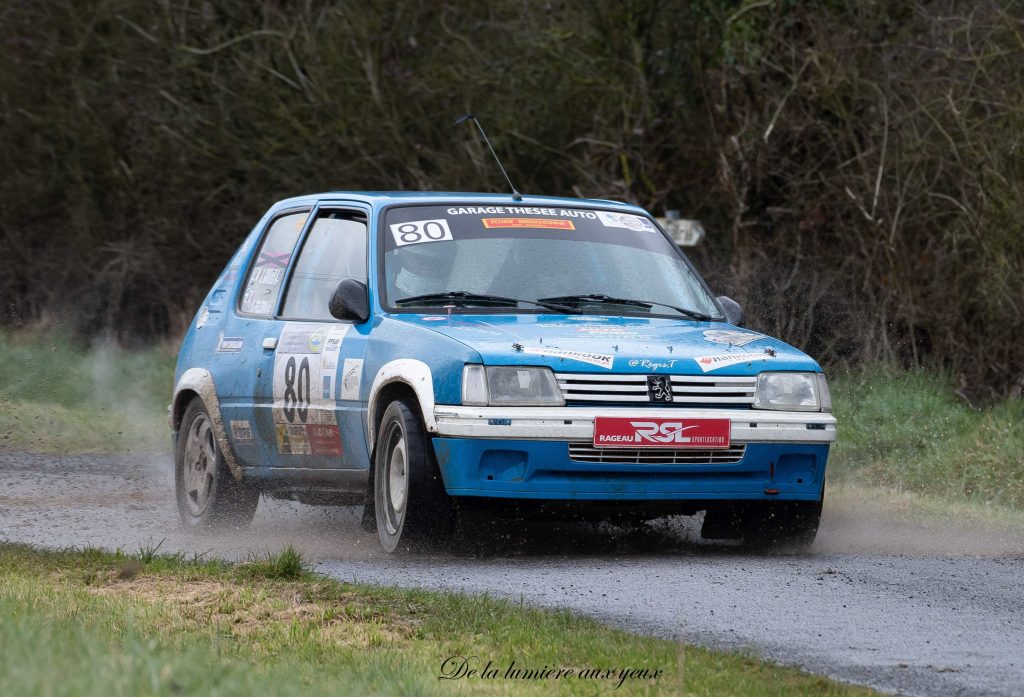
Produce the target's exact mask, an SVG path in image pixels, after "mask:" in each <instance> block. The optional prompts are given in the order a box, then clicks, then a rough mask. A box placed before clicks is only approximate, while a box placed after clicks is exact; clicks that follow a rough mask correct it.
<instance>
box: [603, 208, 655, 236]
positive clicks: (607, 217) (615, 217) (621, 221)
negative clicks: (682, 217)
mask: <svg viewBox="0 0 1024 697" xmlns="http://www.w3.org/2000/svg"><path fill="white" fill-rule="evenodd" d="M597 218H598V220H600V221H601V224H602V225H604V226H605V227H621V228H627V229H629V230H647V231H648V232H657V231H658V229H657V228H656V227H654V223H652V222H651V221H650V220H648V219H647V218H645V217H643V216H641V215H632V214H630V213H608V212H607V211H598V213H597Z"/></svg>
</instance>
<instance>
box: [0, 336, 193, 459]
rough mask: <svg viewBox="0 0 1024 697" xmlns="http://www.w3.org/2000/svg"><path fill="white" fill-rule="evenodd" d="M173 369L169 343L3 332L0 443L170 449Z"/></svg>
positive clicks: (43, 448)
mask: <svg viewBox="0 0 1024 697" xmlns="http://www.w3.org/2000/svg"><path fill="white" fill-rule="evenodd" d="M173 375H174V350H173V349H171V348H169V347H158V348H149V349H145V350H126V349H123V348H120V347H118V346H117V345H115V344H113V343H110V342H97V343H94V344H92V345H90V346H87V345H83V344H81V343H77V342H74V341H70V340H68V339H66V338H64V337H61V336H57V335H52V334H43V333H36V332H24V333H17V334H11V333H2V332H0V448H20V449H25V450H32V451H36V452H124V451H129V450H168V449H169V448H170V434H169V431H168V427H167V404H168V402H170V398H171V391H172V388H173V385H172V381H173Z"/></svg>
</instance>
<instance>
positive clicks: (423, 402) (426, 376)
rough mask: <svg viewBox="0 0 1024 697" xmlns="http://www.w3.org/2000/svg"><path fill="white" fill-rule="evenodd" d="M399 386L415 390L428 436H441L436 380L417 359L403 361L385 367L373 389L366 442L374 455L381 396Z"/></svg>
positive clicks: (376, 379)
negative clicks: (435, 408)
mask: <svg viewBox="0 0 1024 697" xmlns="http://www.w3.org/2000/svg"><path fill="white" fill-rule="evenodd" d="M396 382H400V383H403V384H405V385H408V386H409V387H410V388H412V391H413V392H415V393H416V399H417V401H418V402H419V404H420V413H421V414H423V425H424V427H425V428H426V429H427V432H428V433H436V432H437V420H436V419H435V418H434V380H433V376H432V374H431V372H430V368H429V367H428V366H427V364H426V363H424V362H423V361H418V360H416V359H414V358H399V359H397V360H394V361H391V362H389V363H385V364H384V365H383V366H381V368H380V370H378V371H377V375H376V376H375V377H374V378H373V384H372V385H371V386H370V401H369V403H368V405H367V412H366V414H367V418H366V442H367V443H368V444H369V446H370V447H369V451H370V452H371V453H372V452H373V442H374V438H375V436H376V435H377V434H376V432H375V431H376V429H374V424H373V420H374V419H373V415H374V414H376V413H377V402H378V399H379V398H380V393H381V391H382V390H383V389H384V388H385V387H386V386H388V385H390V384H392V383H396Z"/></svg>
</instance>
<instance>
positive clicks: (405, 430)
mask: <svg viewBox="0 0 1024 697" xmlns="http://www.w3.org/2000/svg"><path fill="white" fill-rule="evenodd" d="M373 467H374V485H373V507H374V513H375V517H376V521H377V534H378V536H379V537H380V543H381V546H382V547H384V549H385V550H386V551H388V552H396V551H410V550H422V549H425V548H430V547H434V546H438V545H441V544H443V543H444V542H447V541H448V540H449V539H450V537H451V533H452V529H453V526H454V507H453V505H452V500H451V497H450V496H448V493H447V492H446V491H445V489H444V484H443V482H442V481H441V473H440V471H439V470H438V467H437V462H436V460H435V459H434V449H433V448H432V447H431V445H430V442H429V440H428V439H427V435H426V431H425V429H424V428H423V424H422V423H421V422H420V419H419V417H418V416H417V415H416V413H415V411H413V409H412V408H410V406H409V405H408V404H406V403H405V402H404V401H401V400H395V401H394V402H392V403H391V404H389V405H388V408H387V409H386V410H385V411H384V416H383V418H382V419H381V423H380V428H379V429H378V432H377V448H376V456H375V458H374V464H373Z"/></svg>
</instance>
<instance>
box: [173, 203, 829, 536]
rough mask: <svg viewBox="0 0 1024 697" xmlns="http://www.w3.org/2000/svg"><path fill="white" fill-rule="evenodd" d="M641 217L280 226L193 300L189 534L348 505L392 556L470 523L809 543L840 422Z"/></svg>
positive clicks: (816, 389)
mask: <svg viewBox="0 0 1024 697" xmlns="http://www.w3.org/2000/svg"><path fill="white" fill-rule="evenodd" d="M741 322H742V313H741V310H740V307H739V305H737V304H736V303H735V302H733V301H732V300H730V299H728V298H725V297H719V298H717V299H716V298H715V297H714V296H713V295H712V293H711V292H710V291H709V290H708V287H707V285H706V284H705V283H704V281H703V280H702V279H701V278H700V276H699V275H698V274H697V272H696V271H695V270H694V268H693V266H692V265H691V264H690V263H689V262H688V260H687V259H686V258H685V257H684V256H683V254H682V253H681V252H680V250H679V249H678V248H677V247H676V246H675V245H674V244H673V242H672V240H671V239H670V238H669V237H668V236H667V235H666V234H665V232H664V231H663V230H662V229H661V228H660V227H659V226H658V225H657V223H656V222H655V221H654V219H653V218H651V216H650V215H649V214H648V213H647V212H645V211H644V210H642V209H640V208H637V207H634V206H630V205H626V204H622V203H616V202H612V201H599V200H581V199H564V198H550V197H533V196H527V197H521V196H519V195H518V194H517V195H514V196H508V195H497V194H494V195H491V194H488V195H484V194H440V193H437V194H435V193H348V192H339V193H327V194H320V195H315V196H304V197H300V198H292V199H288V200H285V201H281V202H280V203H278V204H276V205H275V206H273V207H272V208H271V209H270V210H269V211H268V212H267V213H266V215H265V216H264V217H263V218H262V219H261V220H260V221H259V222H258V223H257V224H256V226H255V228H253V230H252V232H251V233H250V234H249V235H248V237H247V238H246V239H245V241H244V242H243V243H242V245H241V247H240V248H239V249H238V251H237V253H236V254H235V255H234V257H233V258H232V259H231V261H230V263H229V264H228V265H227V268H226V269H225V270H224V272H223V273H222V274H221V276H220V278H218V279H217V281H216V283H214V285H213V288H212V289H211V290H210V293H209V295H208V296H207V297H206V300H205V301H204V302H203V304H202V306H201V308H200V309H199V312H198V313H197V315H196V317H195V320H194V321H193V323H192V326H191V327H190V329H189V331H188V334H187V335H186V337H185V340H184V343H183V344H182V347H181V353H180V355H179V358H178V367H177V372H176V375H175V382H176V384H175V388H174V398H173V402H172V404H171V406H170V421H171V429H172V431H173V432H174V444H175V466H176V472H175V479H176V489H177V500H178V507H179V510H180V513H181V518H182V520H183V521H184V523H185V524H186V525H187V526H191V527H196V528H206V527H214V526H224V525H227V526H237V525H244V524H246V523H248V522H249V520H251V518H252V516H253V513H254V511H255V509H256V505H257V502H258V500H259V497H260V496H261V495H268V496H274V497H279V498H289V499H294V500H299V501H305V502H310V503H324V504H330V503H335V504H337V503H349V504H351V503H357V502H360V501H363V502H365V509H364V510H365V511H366V514H365V516H364V521H365V522H367V524H372V523H373V522H375V523H376V528H377V531H378V533H379V536H380V541H381V544H382V545H383V547H384V548H385V549H386V550H388V551H395V550H405V549H410V548H414V547H420V546H422V544H424V543H432V542H436V541H438V540H443V539H444V537H445V536H446V535H448V534H449V533H450V532H451V530H452V529H453V524H454V520H455V517H456V515H457V514H458V512H459V511H460V510H462V509H465V508H477V509H479V508H481V507H484V508H488V509H490V510H494V511H496V512H497V511H505V510H507V509H514V510H517V511H519V512H520V514H521V513H522V511H526V512H528V513H529V512H531V511H537V512H538V513H539V512H543V511H546V510H548V509H550V510H556V511H559V510H560V511H562V512H565V511H568V512H570V513H571V514H573V515H576V514H579V515H584V514H585V515H597V516H616V515H617V516H620V517H622V518H625V519H630V520H634V521H641V520H644V519H650V518H654V517H658V516H663V515H666V514H694V513H697V512H699V511H706V515H705V518H704V523H703V528H702V534H703V536H704V537H705V538H711V539H730V538H742V539H744V540H746V541H747V542H749V543H753V544H775V543H783V544H795V545H802V546H805V545H807V544H809V543H810V542H811V541H813V539H814V536H815V534H816V532H817V528H818V521H819V519H820V517H821V507H822V496H823V491H824V489H823V486H824V480H825V464H826V460H827V459H828V452H829V446H830V444H831V442H832V441H833V440H834V439H835V433H836V431H835V428H836V426H835V423H836V422H835V419H834V418H833V417H832V415H831V413H830V412H831V400H830V397H829V391H828V387H827V385H826V382H825V377H824V375H823V374H822V371H821V368H820V367H819V366H818V364H817V363H816V362H815V361H814V360H812V359H811V358H809V357H808V356H806V355H805V354H803V353H801V352H800V351H798V350H796V349H794V348H792V347H791V346H788V345H786V344H784V343H783V342H781V341H778V340H777V339H773V338H771V337H769V336H765V335H763V334H760V333H757V332H753V331H749V330H745V329H741V328H739V327H738V326H737V325H739V324H741Z"/></svg>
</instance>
